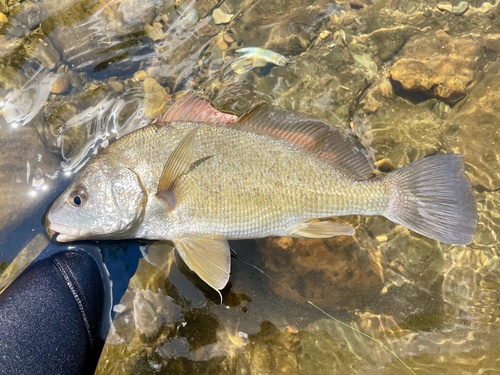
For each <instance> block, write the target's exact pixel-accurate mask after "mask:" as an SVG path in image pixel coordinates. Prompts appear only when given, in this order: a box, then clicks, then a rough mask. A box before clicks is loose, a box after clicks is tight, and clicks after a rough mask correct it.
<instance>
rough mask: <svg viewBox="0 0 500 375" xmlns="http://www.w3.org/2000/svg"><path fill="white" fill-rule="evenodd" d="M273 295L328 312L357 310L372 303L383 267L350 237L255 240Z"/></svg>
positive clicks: (374, 256) (380, 284) (380, 280)
mask: <svg viewBox="0 0 500 375" xmlns="http://www.w3.org/2000/svg"><path fill="white" fill-rule="evenodd" d="M259 244H260V249H261V251H262V253H263V254H264V258H265V267H266V271H267V272H268V273H269V274H270V276H271V278H272V279H274V280H276V281H277V283H273V288H274V291H275V293H277V294H280V295H282V296H285V297H287V298H290V299H292V300H296V301H297V302H301V303H303V302H304V299H303V298H300V297H298V296H297V293H298V294H299V295H300V296H302V297H305V298H307V299H308V300H310V301H313V302H314V303H316V304H317V305H318V306H322V307H324V308H328V309H332V308H334V309H343V308H356V307H360V306H364V305H365V304H367V303H369V302H370V301H372V300H373V299H375V298H377V296H378V295H379V292H380V290H381V289H382V285H383V275H382V268H381V266H380V263H379V259H377V256H376V255H374V254H375V253H373V252H368V251H365V250H364V249H362V248H361V247H360V245H359V243H358V241H357V240H356V238H353V237H345V236H339V237H334V238H330V239H326V240H322V239H296V238H294V239H292V238H279V237H278V238H276V237H273V238H267V239H263V240H261V241H260V243H259Z"/></svg>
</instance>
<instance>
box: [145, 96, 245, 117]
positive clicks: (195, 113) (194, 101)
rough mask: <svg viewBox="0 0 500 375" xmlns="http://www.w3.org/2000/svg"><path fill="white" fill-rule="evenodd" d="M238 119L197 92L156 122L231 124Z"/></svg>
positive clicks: (180, 100) (178, 102)
mask: <svg viewBox="0 0 500 375" xmlns="http://www.w3.org/2000/svg"><path fill="white" fill-rule="evenodd" d="M236 120H238V117H237V116H235V115H231V114H229V113H224V112H221V111H219V110H217V109H216V108H214V107H212V105H211V104H210V103H209V102H208V101H206V100H205V99H203V98H202V97H201V96H200V95H199V94H197V93H195V92H192V91H191V92H188V93H186V94H185V95H184V96H183V97H181V98H180V99H178V100H176V101H175V103H174V104H172V106H171V107H170V108H169V109H168V110H167V111H166V112H165V113H164V114H162V115H161V116H159V117H158V118H156V119H155V120H154V121H153V123H155V122H169V121H192V122H213V123H217V124H230V123H233V122H236Z"/></svg>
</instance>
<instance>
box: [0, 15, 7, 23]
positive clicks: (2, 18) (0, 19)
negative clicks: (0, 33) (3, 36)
mask: <svg viewBox="0 0 500 375" xmlns="http://www.w3.org/2000/svg"><path fill="white" fill-rule="evenodd" d="M0 22H1V23H7V22H9V19H8V18H7V16H6V15H5V14H3V13H0Z"/></svg>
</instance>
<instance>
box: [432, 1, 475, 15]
mask: <svg viewBox="0 0 500 375" xmlns="http://www.w3.org/2000/svg"><path fill="white" fill-rule="evenodd" d="M436 7H437V8H438V9H439V10H443V11H446V12H449V13H453V14H456V15H457V16H461V15H462V14H464V13H465V11H466V10H467V9H469V3H468V2H466V1H461V2H460V3H458V4H457V5H456V6H453V5H452V4H451V3H438V4H437V5H436Z"/></svg>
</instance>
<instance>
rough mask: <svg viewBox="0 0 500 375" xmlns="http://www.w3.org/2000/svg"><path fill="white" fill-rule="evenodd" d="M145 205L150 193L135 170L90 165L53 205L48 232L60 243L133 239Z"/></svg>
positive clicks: (48, 220) (48, 217) (50, 211)
mask: <svg viewBox="0 0 500 375" xmlns="http://www.w3.org/2000/svg"><path fill="white" fill-rule="evenodd" d="M146 203H147V191H146V189H145V187H144V185H143V183H142V180H141V178H140V176H139V175H138V174H137V173H136V172H134V171H133V170H132V169H130V168H127V167H126V166H113V167H109V166H103V165H99V163H96V164H91V165H89V166H88V168H87V169H85V170H84V171H83V172H82V174H81V175H79V176H78V177H77V178H75V180H74V181H73V183H72V184H71V185H70V186H69V187H68V188H67V189H66V190H65V191H64V192H63V193H62V194H61V195H60V196H59V197H58V198H57V199H56V201H55V202H54V203H53V205H52V207H51V208H50V210H49V212H48V214H47V229H48V231H49V233H51V234H55V233H58V236H57V241H59V242H68V241H75V240H84V239H125V238H133V237H134V233H135V232H136V231H137V228H138V227H139V226H140V224H141V223H142V220H143V218H144V212H145V208H146Z"/></svg>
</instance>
